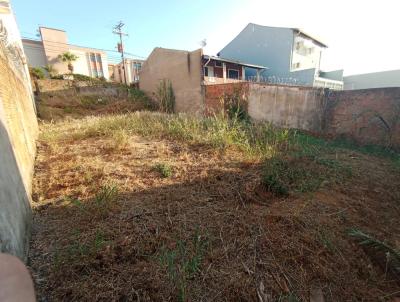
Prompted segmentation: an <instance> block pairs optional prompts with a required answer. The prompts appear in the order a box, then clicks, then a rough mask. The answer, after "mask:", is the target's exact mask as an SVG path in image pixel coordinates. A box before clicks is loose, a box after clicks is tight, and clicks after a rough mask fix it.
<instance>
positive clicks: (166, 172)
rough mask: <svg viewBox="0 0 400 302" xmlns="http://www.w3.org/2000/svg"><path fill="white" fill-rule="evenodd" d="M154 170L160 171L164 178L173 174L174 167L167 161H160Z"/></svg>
mask: <svg viewBox="0 0 400 302" xmlns="http://www.w3.org/2000/svg"><path fill="white" fill-rule="evenodd" d="M154 170H155V171H157V172H158V173H160V175H161V176H162V177H163V178H168V177H170V176H172V167H171V166H170V165H168V164H166V163H158V164H156V165H155V166H154Z"/></svg>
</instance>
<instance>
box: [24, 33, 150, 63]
mask: <svg viewBox="0 0 400 302" xmlns="http://www.w3.org/2000/svg"><path fill="white" fill-rule="evenodd" d="M22 38H23V39H28V40H32V41H37V42H47V43H53V44H60V45H68V46H75V47H81V48H86V49H94V50H100V51H104V52H117V53H120V52H119V51H117V50H115V49H103V48H95V47H87V46H81V45H76V44H69V43H62V42H57V41H50V40H42V39H39V38H36V39H33V38H30V37H26V36H22ZM124 54H127V55H130V56H133V57H137V58H141V59H146V57H144V56H140V55H136V54H133V53H129V52H124Z"/></svg>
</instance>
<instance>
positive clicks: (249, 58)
mask: <svg viewBox="0 0 400 302" xmlns="http://www.w3.org/2000/svg"><path fill="white" fill-rule="evenodd" d="M325 48H327V45H326V44H324V43H323V42H321V41H320V40H318V39H316V38H314V37H312V36H310V35H309V34H307V33H305V32H304V31H302V30H300V29H297V28H285V27H270V26H262V25H257V24H253V23H250V24H249V25H247V26H246V27H245V28H244V29H243V30H242V32H240V33H239V35H238V36H237V37H236V38H234V39H233V41H232V42H230V43H229V44H228V45H227V46H225V47H224V48H223V49H222V50H221V51H220V52H219V54H218V55H219V56H221V57H224V58H229V59H234V60H239V61H244V62H249V63H251V64H257V65H263V66H268V69H266V70H264V71H262V72H261V74H259V75H257V74H255V72H254V71H251V70H249V71H246V74H247V77H248V79H249V80H261V81H265V82H271V83H278V84H279V83H282V84H294V85H304V86H313V87H326V88H332V89H339V90H341V89H343V70H337V71H332V72H323V71H321V70H320V62H321V55H322V52H323V50H324V49H325Z"/></svg>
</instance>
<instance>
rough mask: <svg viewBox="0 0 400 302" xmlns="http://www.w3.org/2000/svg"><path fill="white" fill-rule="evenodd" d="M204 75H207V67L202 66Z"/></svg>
mask: <svg viewBox="0 0 400 302" xmlns="http://www.w3.org/2000/svg"><path fill="white" fill-rule="evenodd" d="M204 76H205V77H208V68H207V67H204Z"/></svg>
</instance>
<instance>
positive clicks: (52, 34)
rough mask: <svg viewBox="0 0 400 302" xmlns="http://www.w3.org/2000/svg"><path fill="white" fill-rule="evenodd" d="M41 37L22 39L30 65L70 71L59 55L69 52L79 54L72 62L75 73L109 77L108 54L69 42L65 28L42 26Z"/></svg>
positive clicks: (60, 72)
mask: <svg viewBox="0 0 400 302" xmlns="http://www.w3.org/2000/svg"><path fill="white" fill-rule="evenodd" d="M39 33H40V39H39V40H33V39H22V44H23V47H24V51H25V54H26V57H27V60H28V65H29V66H32V67H44V66H46V65H52V66H53V67H54V68H55V69H56V70H57V72H58V73H59V74H66V73H68V72H69V70H68V66H67V64H65V62H62V61H61V60H60V59H59V55H61V54H63V53H66V52H69V53H72V54H74V55H75V56H77V60H76V61H74V62H72V65H73V69H74V73H79V74H83V75H87V76H90V77H97V78H100V77H104V78H106V79H108V78H109V74H108V60H107V54H106V53H105V52H104V51H102V50H99V49H96V48H88V47H82V46H76V45H72V44H68V37H67V33H66V32H65V31H63V30H59V29H54V28H47V27H40V28H39Z"/></svg>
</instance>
